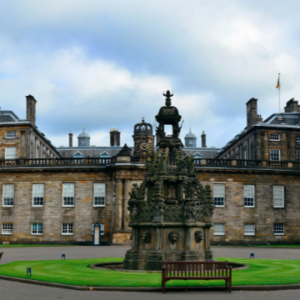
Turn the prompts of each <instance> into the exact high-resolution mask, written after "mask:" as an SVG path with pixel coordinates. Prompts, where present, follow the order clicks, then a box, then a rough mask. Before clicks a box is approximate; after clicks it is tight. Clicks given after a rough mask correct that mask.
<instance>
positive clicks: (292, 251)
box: [0, 246, 300, 264]
mask: <svg viewBox="0 0 300 300" xmlns="http://www.w3.org/2000/svg"><path fill="white" fill-rule="evenodd" d="M128 249H129V247H124V246H100V247H96V246H94V247H93V246H91V247H88V246H67V247H66V246H61V247H11V248H10V247H0V252H2V251H3V252H4V254H3V257H2V259H1V261H0V263H1V264H6V263H9V262H13V261H20V260H21V261H25V260H55V259H60V258H61V255H62V254H66V258H67V259H80V258H99V257H124V256H125V252H126V251H127V250H128ZM212 249H213V251H214V254H215V256H216V257H232V258H250V253H254V255H255V258H261V259H300V247H299V248H259V247H258V248H256V247H212Z"/></svg>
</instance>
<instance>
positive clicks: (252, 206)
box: [243, 184, 255, 208]
mask: <svg viewBox="0 0 300 300" xmlns="http://www.w3.org/2000/svg"><path fill="white" fill-rule="evenodd" d="M246 186H247V187H248V186H251V187H253V205H246V203H245V187H246ZM243 192H244V207H250V208H254V207H255V185H254V184H244V186H243ZM247 199H251V198H247Z"/></svg>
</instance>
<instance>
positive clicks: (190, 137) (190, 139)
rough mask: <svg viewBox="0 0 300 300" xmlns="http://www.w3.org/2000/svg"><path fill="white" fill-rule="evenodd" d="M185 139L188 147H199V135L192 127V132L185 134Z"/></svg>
mask: <svg viewBox="0 0 300 300" xmlns="http://www.w3.org/2000/svg"><path fill="white" fill-rule="evenodd" d="M184 140H185V146H186V147H197V136H196V135H195V134H194V133H192V131H191V128H190V132H189V133H187V134H186V135H185V137H184Z"/></svg>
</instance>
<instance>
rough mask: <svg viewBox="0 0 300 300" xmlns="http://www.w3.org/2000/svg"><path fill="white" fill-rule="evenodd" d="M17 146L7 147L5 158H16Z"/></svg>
mask: <svg viewBox="0 0 300 300" xmlns="http://www.w3.org/2000/svg"><path fill="white" fill-rule="evenodd" d="M16 149H17V148H16V147H6V148H5V159H16Z"/></svg>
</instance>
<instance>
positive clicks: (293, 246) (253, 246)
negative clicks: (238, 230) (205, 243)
mask: <svg viewBox="0 0 300 300" xmlns="http://www.w3.org/2000/svg"><path fill="white" fill-rule="evenodd" d="M212 247H248V248H251V247H252V248H256V247H261V248H300V245H213V246H212Z"/></svg>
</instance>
